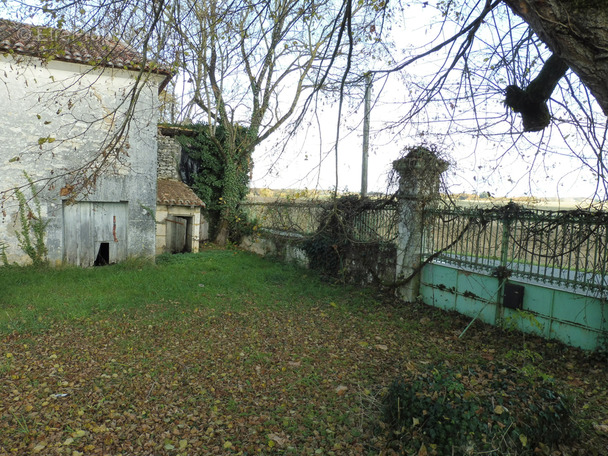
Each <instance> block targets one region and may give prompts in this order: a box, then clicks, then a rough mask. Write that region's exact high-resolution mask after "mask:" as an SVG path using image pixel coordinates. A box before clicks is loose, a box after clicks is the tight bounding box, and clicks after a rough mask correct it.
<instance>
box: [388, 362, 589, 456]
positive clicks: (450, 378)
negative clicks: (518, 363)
mask: <svg viewBox="0 0 608 456" xmlns="http://www.w3.org/2000/svg"><path fill="white" fill-rule="evenodd" d="M383 413H384V417H383V421H384V422H385V424H386V425H387V426H388V429H389V430H390V431H391V432H392V433H393V435H394V436H395V440H396V441H397V442H396V443H397V444H399V445H401V446H402V447H403V450H404V451H417V450H418V449H419V448H420V447H421V446H422V445H425V446H426V447H427V448H429V449H430V452H431V453H434V454H439V455H442V454H473V453H475V452H481V451H499V452H500V454H526V453H528V452H531V451H532V450H533V449H534V448H535V447H537V446H545V447H552V446H556V445H557V444H559V443H562V442H567V441H570V440H573V439H575V438H576V436H577V432H576V428H575V426H573V422H572V412H571V408H570V401H569V400H568V399H567V398H565V397H564V396H562V395H561V394H559V393H557V392H556V391H555V390H554V389H553V385H552V384H551V383H550V382H548V381H547V380H545V378H543V377H537V378H530V377H528V376H527V375H526V374H525V373H523V372H520V371H517V370H515V369H513V368H511V367H508V366H503V365H499V364H491V365H489V366H488V370H486V371H484V372H475V371H473V370H472V369H466V370H464V369H463V370H458V369H455V368H451V367H449V366H446V365H432V366H429V367H428V369H427V370H425V371H424V372H420V373H416V374H412V375H406V376H404V377H401V378H397V379H395V380H394V381H393V382H392V384H391V385H390V386H389V388H388V390H387V393H386V395H385V396H384V398H383Z"/></svg>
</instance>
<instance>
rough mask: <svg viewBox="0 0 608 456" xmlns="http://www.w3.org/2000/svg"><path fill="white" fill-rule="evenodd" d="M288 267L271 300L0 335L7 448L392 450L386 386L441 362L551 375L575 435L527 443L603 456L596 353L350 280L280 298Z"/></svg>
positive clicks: (208, 304)
mask: <svg viewBox="0 0 608 456" xmlns="http://www.w3.org/2000/svg"><path fill="white" fill-rule="evenodd" d="M228 260H230V257H229V256H226V261H228ZM222 261H224V260H222ZM232 261H239V259H238V258H236V259H232ZM255 261H258V260H255ZM259 261H262V260H259ZM201 269H204V268H201ZM281 270H282V269H281V267H276V268H272V269H269V270H268V274H271V276H269V277H271V279H272V280H268V281H267V282H266V283H265V284H264V286H265V287H268V288H269V289H272V290H270V291H273V290H274V291H276V292H277V293H274V292H273V293H270V294H269V295H268V296H275V298H274V300H273V302H272V303H271V305H268V303H263V302H258V301H257V299H258V298H256V297H255V295H256V292H255V290H252V292H251V294H252V296H253V297H252V298H246V297H242V298H241V299H242V301H243V302H240V303H238V304H239V305H235V304H234V303H233V302H232V303H231V302H229V301H232V300H234V299H235V298H234V296H233V295H230V296H226V297H222V296H217V295H218V294H220V293H215V292H213V296H212V295H210V294H208V293H207V294H205V293H202V294H201V295H200V298H201V301H200V305H197V306H194V305H192V303H191V302H188V303H186V304H183V303H182V302H180V297H179V296H175V299H174V300H164V299H157V300H154V299H151V301H150V302H149V303H147V304H145V305H142V306H141V307H139V308H137V309H128V310H125V311H124V313H123V312H116V311H115V310H116V309H114V311H106V310H101V311H98V312H96V313H91V314H89V315H84V316H80V317H77V318H72V319H70V320H61V319H57V320H56V321H53V322H52V323H51V324H49V327H48V328H46V329H45V330H42V331H23V330H21V331H13V332H9V333H5V334H3V335H2V336H0V337H1V339H0V341H1V342H0V356H1V359H0V454H17V455H24V454H64V455H80V454H104V455H105V454H108V455H117V454H124V455H133V454H138V455H139V454H141V455H163V454H167V455H177V454H184V455H199V454H282V453H286V454H297V455H300V454H301V455H306V454H327V455H329V454H336V455H358V454H362V455H366V454H393V453H395V452H396V451H401V450H400V449H398V450H395V449H394V448H395V447H394V446H393V445H391V444H390V441H391V440H393V437H394V436H392V435H390V432H388V431H387V430H386V429H385V428H383V426H382V425H381V424H380V419H381V414H380V410H379V403H380V400H381V397H382V394H383V391H384V390H385V388H386V386H387V385H389V384H390V382H391V381H392V380H393V379H394V378H395V377H398V376H400V375H402V374H403V373H404V372H416V371H418V370H420V369H422V368H423V367H424V366H426V365H428V364H429V363H436V362H447V363H449V364H450V365H452V366H461V367H471V368H472V369H471V371H479V372H482V373H483V372H484V371H489V370H491V369H490V367H491V366H492V365H493V363H497V362H500V363H507V364H509V365H511V366H513V367H514V368H516V369H518V370H519V371H521V372H522V375H524V374H523V373H525V375H530V376H531V377H533V376H534V375H539V376H543V377H547V376H551V377H554V378H555V382H556V385H557V386H558V387H560V388H562V389H564V388H567V389H568V391H569V392H571V393H572V394H573V395H574V397H575V403H574V407H575V411H576V413H577V426H579V427H580V428H581V436H582V437H581V439H580V441H579V442H576V443H574V444H572V445H570V446H569V447H567V448H566V447H563V446H562V447H557V448H550V449H547V448H537V449H536V453H537V454H543V452H544V453H546V454H554V455H570V454H580V455H587V454H589V455H592V454H596V455H603V454H608V397H607V394H608V391H607V389H608V369H607V363H606V359H605V358H602V357H601V356H599V355H590V354H586V353H583V352H581V351H579V350H575V349H567V348H565V347H563V346H562V345H560V344H553V343H549V342H546V341H542V340H540V339H535V338H530V337H526V338H524V336H522V335H521V334H505V333H502V332H500V331H498V330H496V329H493V328H490V327H487V326H484V325H473V326H472V327H471V328H470V329H469V330H468V331H467V333H466V335H465V336H464V337H463V338H459V335H460V333H461V332H462V330H463V329H464V327H465V326H466V325H467V324H468V320H467V319H465V318H463V317H459V316H455V315H448V314H445V313H442V312H439V311H436V310H434V309H429V308H426V307H424V306H420V305H404V304H398V303H396V302H386V301H385V302H381V301H380V300H379V299H375V298H373V295H372V294H371V293H369V292H368V293H363V294H362V293H361V292H360V291H358V290H356V289H351V288H344V289H341V288H337V289H335V288H334V294H332V295H331V296H329V297H328V298H327V299H325V298H323V296H319V295H318V293H311V294H314V295H315V296H314V298H308V297H307V296H306V295H305V294H301V293H300V294H301V295H298V293H296V294H293V293H291V292H289V290H287V289H286V290H285V295H286V296H288V298H289V299H286V300H282V299H281V298H280V296H281V290H282V289H283V288H284V287H286V286H287V285H286V283H285V282H284V281H283V280H281V273H280V271H281ZM200 273H205V271H204V270H201V271H200ZM288 273H289V272H288V271H287V272H286V274H288ZM197 280H200V279H199V278H197ZM301 280H302V281H306V280H312V281H313V282H312V283H313V284H314V286H315V287H321V285H318V282H315V280H316V279H314V278H308V277H303V278H302V279H301ZM242 281H243V285H242V286H243V287H247V286H248V285H246V283H247V276H246V274H244V275H243V277H242ZM201 285H202V284H201ZM235 286H236V285H235ZM273 287H274V288H273ZM201 288H203V287H201ZM336 290H337V293H335V292H336ZM222 299H225V300H226V304H225V305H222ZM361 299H363V300H368V301H369V305H362V304H361ZM524 341H525V347H524ZM489 394H490V395H491V392H489ZM424 451H426V450H424ZM526 452H529V453H530V454H532V453H534V452H535V449H533V448H528V449H527V448H522V453H521V454H525V453H526Z"/></svg>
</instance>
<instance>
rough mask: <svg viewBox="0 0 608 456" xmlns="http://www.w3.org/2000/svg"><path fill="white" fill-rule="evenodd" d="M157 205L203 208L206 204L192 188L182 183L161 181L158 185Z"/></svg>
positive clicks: (167, 180)
mask: <svg viewBox="0 0 608 456" xmlns="http://www.w3.org/2000/svg"><path fill="white" fill-rule="evenodd" d="M156 203H157V204H165V205H167V206H202V207H205V203H203V202H202V201H201V199H200V198H199V197H198V196H196V194H195V193H194V192H193V191H192V189H191V188H190V187H188V186H187V185H186V184H184V183H183V182H180V181H176V180H170V179H159V180H158V182H157V184H156Z"/></svg>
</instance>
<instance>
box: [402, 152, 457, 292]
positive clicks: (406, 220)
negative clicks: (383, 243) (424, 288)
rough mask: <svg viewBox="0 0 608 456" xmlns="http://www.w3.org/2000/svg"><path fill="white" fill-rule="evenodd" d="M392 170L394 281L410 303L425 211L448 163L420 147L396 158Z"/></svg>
mask: <svg viewBox="0 0 608 456" xmlns="http://www.w3.org/2000/svg"><path fill="white" fill-rule="evenodd" d="M393 169H394V170H395V171H396V172H397V173H398V174H399V191H398V193H397V200H398V206H397V207H398V209H397V211H398V217H399V218H398V220H399V221H398V229H399V236H398V239H397V271H396V275H397V277H396V280H397V283H402V285H401V286H400V287H399V288H398V294H399V296H400V297H401V298H402V299H403V300H404V301H406V302H413V301H415V300H416V298H417V297H418V293H419V289H420V268H421V263H422V259H421V254H422V251H423V244H422V243H423V231H424V226H423V220H424V210H425V208H428V207H430V206H431V205H433V204H434V203H436V202H437V200H438V198H439V183H440V177H441V174H442V173H443V172H444V171H446V170H447V169H448V163H447V162H446V161H445V160H442V159H440V158H438V157H437V155H436V154H435V153H434V152H432V151H430V150H429V149H427V148H425V147H423V146H419V147H414V148H412V149H410V152H409V153H408V154H407V155H406V156H405V157H403V158H401V159H399V160H395V161H394V162H393Z"/></svg>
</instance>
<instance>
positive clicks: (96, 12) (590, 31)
mask: <svg viewBox="0 0 608 456" xmlns="http://www.w3.org/2000/svg"><path fill="white" fill-rule="evenodd" d="M5 4H6V5H7V10H6V11H7V12H8V14H9V16H10V17H11V18H14V19H18V20H23V21H30V22H32V21H34V22H45V23H47V24H49V25H54V26H55V27H60V28H61V27H63V28H66V29H71V30H81V31H84V32H92V33H95V34H103V35H106V36H110V37H113V38H116V39H119V40H122V41H126V42H128V43H130V44H131V45H132V46H133V47H134V48H135V49H137V50H139V51H140V52H143V53H144V54H145V56H146V58H148V59H149V60H150V61H153V60H154V61H160V62H165V63H167V64H169V65H171V66H173V68H175V70H176V72H177V76H176V77H175V78H174V79H173V83H172V85H171V86H170V87H169V90H168V92H169V95H168V96H165V100H169V101H170V102H171V103H170V107H169V109H165V111H164V112H165V116H166V117H167V119H166V120H169V121H172V122H179V121H182V120H185V119H190V120H193V121H195V122H197V121H204V122H205V123H207V124H208V125H209V126H210V128H211V129H213V128H216V127H220V126H221V128H222V129H223V131H224V132H225V134H226V135H227V136H226V137H227V138H231V137H232V138H233V139H234V138H236V134H235V133H234V131H236V130H234V129H235V128H239V125H244V126H246V127H247V128H248V132H249V133H248V136H247V138H245V140H243V139H241V140H239V144H238V146H237V144H236V142H235V141H230V140H229V141H227V142H225V143H224V144H223V146H222V147H223V150H225V155H224V156H225V160H226V163H227V166H232V165H231V164H230V163H232V164H234V163H236V162H239V160H240V159H239V158H238V157H237V155H238V152H237V151H238V150H242V151H247V153H248V154H251V152H252V151H253V150H254V149H255V148H256V146H258V145H259V144H260V143H262V142H264V141H267V140H268V138H269V137H271V136H272V135H273V134H276V133H277V132H281V135H282V140H281V143H282V146H283V147H285V145H286V144H288V143H289V138H290V137H291V136H290V135H292V134H293V133H294V131H296V129H297V128H298V127H300V128H302V127H303V126H307V125H309V124H310V123H311V122H313V120H311V117H307V116H314V115H315V114H316V113H317V111H318V109H317V108H318V105H317V103H320V102H322V101H323V100H326V101H327V102H328V103H333V102H336V103H337V104H338V105H339V106H342V103H343V101H344V100H346V101H350V102H351V103H354V104H355V105H356V103H357V102H358V101H357V100H359V99H360V98H361V97H360V87H361V84H362V81H363V78H364V74H365V73H368V74H372V75H373V77H374V80H375V84H376V91H375V96H376V101H377V105H380V104H381V99H382V97H385V99H386V98H387V97H388V98H391V97H392V98H393V99H392V100H391V101H393V102H398V103H400V106H399V109H396V110H395V115H394V116H393V118H392V119H391V120H390V121H387V122H386V123H385V125H383V126H381V127H377V128H376V131H377V132H378V131H380V130H382V131H384V132H386V131H391V132H393V134H398V133H399V132H402V133H403V134H404V135H405V137H410V138H411V137H416V138H423V139H422V141H423V142H424V141H427V142H433V143H438V144H440V145H442V146H443V147H445V148H446V149H455V148H458V147H459V146H458V142H460V143H462V144H465V143H466V144H467V147H469V148H470V149H472V153H474V154H476V155H480V156H483V157H482V158H484V159H485V158H486V156H488V155H489V152H488V145H487V144H489V143H493V144H495V145H496V146H495V148H496V152H495V154H494V156H493V159H492V160H493V161H492V163H493V165H489V166H490V167H493V168H492V169H491V170H488V171H487V172H486V173H485V174H492V173H496V172H500V169H501V166H502V163H503V160H504V158H505V157H506V156H509V155H513V156H515V157H519V158H521V159H522V160H523V162H524V163H526V166H525V168H526V172H527V173H529V172H532V171H534V169H538V168H541V169H542V168H543V167H548V166H550V165H547V162H546V161H545V160H549V159H548V158H547V157H554V159H559V156H560V154H562V155H563V156H570V157H576V158H577V159H578V160H579V162H580V166H581V168H583V169H586V170H587V171H588V172H589V173H591V174H592V176H593V179H595V181H596V183H597V187H596V191H595V193H596V194H597V195H598V196H600V197H601V198H605V196H606V191H607V185H606V179H605V175H606V169H605V165H604V160H603V151H604V148H605V139H606V115H605V114H606V113H607V111H608V87H607V86H606V83H605V81H606V80H607V79H608V58H607V55H608V54H607V52H608V33H607V32H606V30H608V12H607V11H606V9H605V8H604V2H603V1H601V0H576V1H567V0H542V1H541V0H524V1H519V0H517V1H515V0H477V1H473V2H469V1H464V0H441V1H438V2H433V3H430V2H426V1H422V0H414V1H410V2H405V1H395V2H385V1H380V0H364V1H357V2H353V1H352V0H343V1H340V0H336V1H329V2H318V1H315V0H307V1H305V2H297V1H293V0H276V1H269V0H223V1H214V2H196V1H194V0H154V1H153V0H128V1H125V2H120V4H117V3H116V2H106V1H104V0H99V1H89V0H75V1H74V0H73V1H62V0H60V1H50V0H43V1H41V2H21V1H20V2H16V1H10V0H8V1H6V2H5ZM395 79H397V80H398V81H399V84H400V86H401V88H402V94H403V95H400V96H396V95H394V94H393V93H390V94H387V93H386V92H383V89H382V88H383V87H385V90H386V91H388V90H393V89H392V88H394V87H395V82H394V81H395ZM349 97H350V98H349ZM345 109H346V108H345ZM352 109H354V108H353V107H352V105H351V111H347V110H345V111H344V112H342V110H341V109H340V114H341V115H340V120H339V121H338V123H337V124H336V127H337V128H336V130H338V133H337V134H336V136H335V138H336V143H338V141H337V140H338V139H339V138H340V126H341V125H343V124H344V121H345V120H344V119H347V118H348V117H349V115H348V114H349V113H350V112H352ZM231 131H232V133H231ZM211 137H215V136H214V135H212V136H211ZM463 138H465V139H463ZM466 138H469V139H466ZM480 144H483V147H484V150H483V151H480V150H478V149H477V148H476V147H478V146H479V145H480ZM228 145H230V146H228ZM283 147H280V148H278V149H274V150H273V152H272V153H273V154H276V155H279V154H280V152H281V150H282V149H283ZM479 147H480V146H479ZM235 154H236V155H235ZM336 156H337V145H336ZM254 157H255V155H254ZM336 163H337V159H336ZM250 166H251V165H250ZM337 168H338V165H336V169H337ZM336 180H337V179H336ZM336 186H337V184H336ZM234 204H236V203H234ZM234 204H232V203H231V204H230V205H229V206H230V207H232V206H234ZM228 212H230V211H227V212H226V217H229V215H228Z"/></svg>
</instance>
